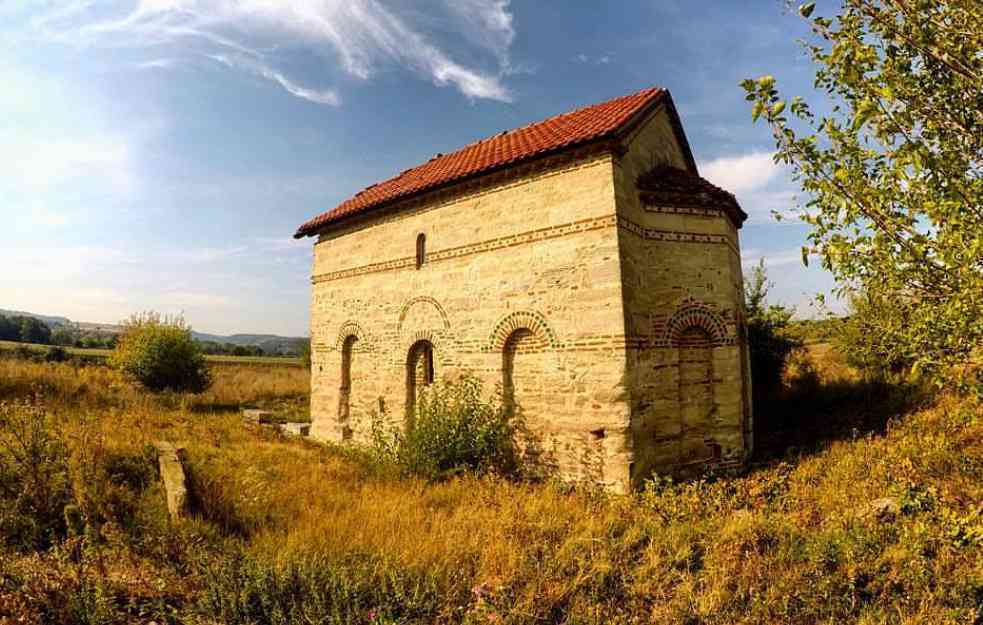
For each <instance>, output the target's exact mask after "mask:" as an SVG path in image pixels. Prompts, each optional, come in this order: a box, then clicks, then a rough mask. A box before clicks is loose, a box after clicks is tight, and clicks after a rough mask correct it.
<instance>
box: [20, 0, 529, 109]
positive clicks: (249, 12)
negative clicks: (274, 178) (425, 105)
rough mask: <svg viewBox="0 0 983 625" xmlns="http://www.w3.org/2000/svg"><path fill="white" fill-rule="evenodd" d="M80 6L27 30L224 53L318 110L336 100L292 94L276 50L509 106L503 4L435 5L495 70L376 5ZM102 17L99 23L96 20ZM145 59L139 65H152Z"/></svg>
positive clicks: (448, 0) (459, 1)
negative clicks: (405, 76) (406, 74)
mask: <svg viewBox="0 0 983 625" xmlns="http://www.w3.org/2000/svg"><path fill="white" fill-rule="evenodd" d="M94 4H95V3H93V2H90V1H86V0H52V1H51V2H46V3H44V4H42V5H35V6H41V7H43V9H41V10H40V11H36V12H37V14H36V15H34V18H33V23H34V25H35V27H36V28H37V29H38V30H39V32H41V33H43V35H44V36H47V37H49V38H52V39H57V40H60V41H64V42H67V43H73V44H76V45H81V46H108V47H132V48H138V49H148V50H151V49H152V50H154V51H156V52H158V53H159V51H160V49H162V48H163V49H166V50H168V51H177V52H179V51H185V52H196V53H205V54H209V55H224V58H226V59H229V58H232V57H230V56H228V55H229V54H230V53H234V54H235V55H238V57H241V58H242V59H249V60H250V61H251V62H249V63H247V62H245V61H242V60H238V59H237V60H236V62H234V63H231V64H230V63H227V65H229V66H230V67H234V68H237V69H242V70H246V71H249V72H252V73H254V74H257V75H260V76H262V77H263V78H266V79H268V80H270V81H273V82H275V83H277V84H279V85H280V86H281V87H282V88H284V89H285V90H287V91H288V92H289V93H291V94H293V95H295V96H297V97H300V98H303V99H305V100H309V101H312V102H316V103H319V104H328V105H332V106H335V105H337V104H338V102H339V97H338V94H337V93H336V91H335V90H333V89H323V88H317V89H316V88H312V87H305V86H301V81H300V80H298V79H297V78H295V77H294V76H291V75H288V73H287V72H285V71H283V70H281V69H278V68H277V65H280V64H282V63H278V62H277V61H278V60H282V57H281V56H280V54H281V52H283V51H284V50H288V51H289V50H295V49H304V50H307V51H310V52H313V53H315V54H319V55H325V54H331V55H333V56H334V57H335V58H336V59H337V61H338V64H339V65H340V67H341V68H342V70H344V71H345V72H346V73H347V74H349V75H351V76H353V77H356V78H358V79H362V80H367V79H369V78H371V77H372V76H373V75H374V74H375V73H377V72H378V71H380V70H381V69H382V68H384V67H385V66H387V65H392V64H395V65H399V66H402V67H405V68H408V69H410V70H412V71H414V72H416V73H418V74H420V75H422V76H424V77H426V78H428V79H429V80H431V81H432V82H433V83H434V84H436V85H453V86H455V87H456V88H457V89H458V90H459V91H461V93H463V94H464V95H466V96H468V97H470V98H487V99H492V100H501V101H509V100H511V98H512V95H511V93H510V91H509V90H508V88H507V87H506V86H505V85H504V84H503V82H502V77H503V76H505V75H507V74H509V73H510V69H511V63H510V57H509V51H510V48H511V45H512V41H513V39H514V37H515V30H514V27H513V22H512V14H511V12H510V11H509V0H445V2H444V3H443V7H444V8H443V13H444V15H443V17H444V20H443V22H444V23H447V24H449V25H450V26H449V28H450V29H451V30H454V31H455V34H456V35H458V36H461V37H463V38H464V40H465V41H466V42H467V43H468V44H469V45H470V46H471V47H472V50H471V51H464V52H468V53H467V57H468V58H469V59H470V58H474V56H475V55H474V54H473V52H474V49H480V50H484V51H486V52H490V53H491V54H492V55H493V56H494V58H495V60H496V65H497V67H495V68H489V67H487V66H485V67H481V66H480V64H475V63H472V64H465V63H462V62H460V61H458V60H456V58H455V56H454V55H453V54H451V53H449V52H448V51H446V50H445V49H444V48H443V47H442V46H441V45H439V43H438V41H437V37H436V36H435V34H434V33H428V32H426V30H425V28H424V26H425V25H424V24H423V23H422V22H423V20H421V19H419V18H416V19H414V17H413V14H412V13H409V12H403V13H400V12H399V11H398V10H397V9H396V7H394V6H391V5H390V4H388V3H383V2H382V1H381V0H237V1H235V2H233V1H232V0H140V1H139V3H138V4H137V6H136V8H134V9H132V10H129V11H127V10H126V9H125V8H122V9H121V8H119V7H120V5H119V3H118V2H115V3H113V2H110V3H109V6H110V7H113V6H115V7H116V8H117V10H116V11H112V10H107V8H106V6H102V7H100V8H99V10H98V11H96V9H95V6H94ZM107 14H108V15H109V17H106V16H107ZM154 63H155V61H153V60H151V61H148V62H147V64H145V65H146V67H162V66H163V65H160V64H159V62H158V64H156V65H154Z"/></svg>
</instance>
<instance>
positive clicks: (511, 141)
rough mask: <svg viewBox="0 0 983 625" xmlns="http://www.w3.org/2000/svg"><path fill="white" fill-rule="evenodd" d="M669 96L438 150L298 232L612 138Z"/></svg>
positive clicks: (597, 108)
mask: <svg viewBox="0 0 983 625" xmlns="http://www.w3.org/2000/svg"><path fill="white" fill-rule="evenodd" d="M665 100H669V101H670V106H671V100H670V98H669V92H668V91H666V90H665V89H660V88H657V87H653V88H650V89H644V90H642V91H639V92H638V93H633V94H631V95H626V96H622V97H620V98H615V99H613V100H608V101H607V102H602V103H600V104H595V105H593V106H588V107H584V108H581V109H577V110H575V111H570V112H569V113H563V114H562V115H557V116H555V117H550V118H549V119H545V120H543V121H540V122H536V123H533V124H529V125H528V126H523V127H521V128H517V129H515V130H510V131H508V132H503V133H501V134H497V135H494V136H492V137H489V138H487V139H483V140H481V141H478V142H477V143H472V144H470V145H467V146H465V147H463V148H461V149H460V150H458V151H456V152H452V153H451V154H438V155H437V156H435V157H434V158H432V159H430V160H429V161H427V162H426V163H424V164H423V165H420V166H418V167H414V168H412V169H407V170H406V171H404V172H403V173H401V174H399V175H398V176H396V177H395V178H390V179H389V180H386V181H385V182H380V183H378V184H374V185H372V186H369V187H367V188H365V189H364V190H362V191H360V192H359V193H357V194H355V196H354V197H352V198H349V199H347V200H345V201H344V202H342V203H341V204H339V205H338V206H336V207H335V208H333V209H331V210H329V211H327V212H326V213H322V214H321V215H318V216H317V217H315V218H313V219H311V220H310V221H308V222H306V223H304V224H303V225H302V226H300V228H298V229H297V232H296V234H294V236H295V237H296V238H300V237H303V236H310V235H313V234H316V233H317V231H318V230H319V229H321V228H322V227H324V226H326V225H328V224H331V223H335V222H338V221H341V220H342V219H345V218H346V217H350V216H352V215H356V214H359V213H363V212H365V211H368V210H370V209H373V208H377V207H380V206H382V205H385V204H389V203H391V202H393V201H396V200H399V199H405V198H407V197H410V196H413V195H417V194H419V193H423V192H425V191H430V190H433V189H436V188H438V187H442V186H445V185H447V184H450V183H453V182H458V181H461V180H464V179H466V178H471V177H473V176H476V175H479V174H484V173H488V172H490V171H492V170H495V169H498V168H501V167H504V166H507V165H515V164H517V163H519V162H521V161H526V160H529V159H532V158H535V157H537V156H541V155H544V154H547V153H551V152H556V151H560V150H564V149H567V148H571V147H574V146H577V145H582V144H585V143H588V142H591V141H595V140H598V139H604V138H608V137H611V136H613V135H615V134H616V133H617V132H618V131H620V130H622V129H623V128H625V127H628V126H629V123H630V122H631V121H633V120H634V119H635V117H636V114H638V113H639V112H641V111H643V110H647V109H648V108H649V107H650V105H654V104H658V103H661V102H663V101H665ZM681 134H682V133H680V135H681ZM687 149H688V148H687ZM694 169H695V167H694Z"/></svg>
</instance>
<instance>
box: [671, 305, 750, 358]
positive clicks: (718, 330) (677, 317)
mask: <svg viewBox="0 0 983 625" xmlns="http://www.w3.org/2000/svg"><path fill="white" fill-rule="evenodd" d="M694 327H695V328H700V329H701V330H703V331H705V332H706V333H707V335H709V337H710V339H711V341H712V346H713V347H720V346H722V345H733V344H734V342H735V341H734V338H733V337H732V336H730V335H729V333H728V332H727V324H726V322H725V321H724V319H723V317H721V316H720V314H719V313H717V311H716V310H714V309H713V308H711V307H710V306H708V305H706V304H703V303H701V302H694V301H690V302H686V303H684V304H683V305H682V306H680V307H679V309H678V310H676V312H675V313H673V315H672V317H670V318H669V321H668V322H666V329H665V338H664V342H665V344H666V345H667V346H669V347H682V346H684V345H688V343H689V342H690V341H689V338H688V337H687V336H686V335H685V333H686V330H689V329H690V328H694Z"/></svg>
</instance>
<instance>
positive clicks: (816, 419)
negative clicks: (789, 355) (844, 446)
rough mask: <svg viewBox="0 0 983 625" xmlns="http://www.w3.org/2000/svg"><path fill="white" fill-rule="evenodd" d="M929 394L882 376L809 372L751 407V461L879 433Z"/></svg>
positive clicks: (795, 454) (811, 451)
mask: <svg viewBox="0 0 983 625" xmlns="http://www.w3.org/2000/svg"><path fill="white" fill-rule="evenodd" d="M927 397H928V393H927V391H926V389H924V388H923V387H920V386H915V385H911V384H906V383H895V382H888V381H881V380H842V379H841V380H835V381H829V382H823V381H820V379H819V378H818V376H816V375H815V374H813V373H812V372H808V373H807V374H806V375H803V376H800V377H798V378H796V379H794V380H793V381H792V382H791V384H790V386H789V387H788V388H785V389H783V390H782V391H781V392H780V393H779V395H778V396H777V397H774V398H771V399H768V400H765V401H762V402H760V405H759V406H757V407H756V408H755V423H754V429H755V445H754V447H755V452H754V458H753V462H755V463H768V462H771V461H774V460H781V459H788V458H791V457H798V456H803V455H811V454H814V453H817V452H819V451H821V450H822V449H823V448H825V447H826V446H827V445H828V444H829V443H831V442H834V441H839V440H852V439H856V438H861V437H864V436H867V435H871V434H874V435H878V434H883V433H884V432H885V431H886V430H887V426H888V423H889V422H890V421H891V420H892V419H897V418H899V417H903V416H904V415H905V414H906V413H909V412H911V411H912V410H914V409H915V408H917V407H918V406H919V405H920V404H922V403H923V402H924V401H925V400H926V399H927Z"/></svg>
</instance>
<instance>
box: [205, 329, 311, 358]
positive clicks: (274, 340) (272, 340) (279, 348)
mask: <svg viewBox="0 0 983 625" xmlns="http://www.w3.org/2000/svg"><path fill="white" fill-rule="evenodd" d="M191 336H193V337H194V338H195V340H198V341H213V342H215V343H232V344H233V345H242V346H243V347H248V346H250V345H255V346H257V347H259V348H260V349H262V350H263V351H264V352H266V353H267V354H279V353H297V344H298V343H299V342H300V341H306V340H307V339H306V338H305V337H299V336H279V335H277V334H230V335H229V336H222V335H220V334H206V333H204V332H194V331H192V332H191Z"/></svg>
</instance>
